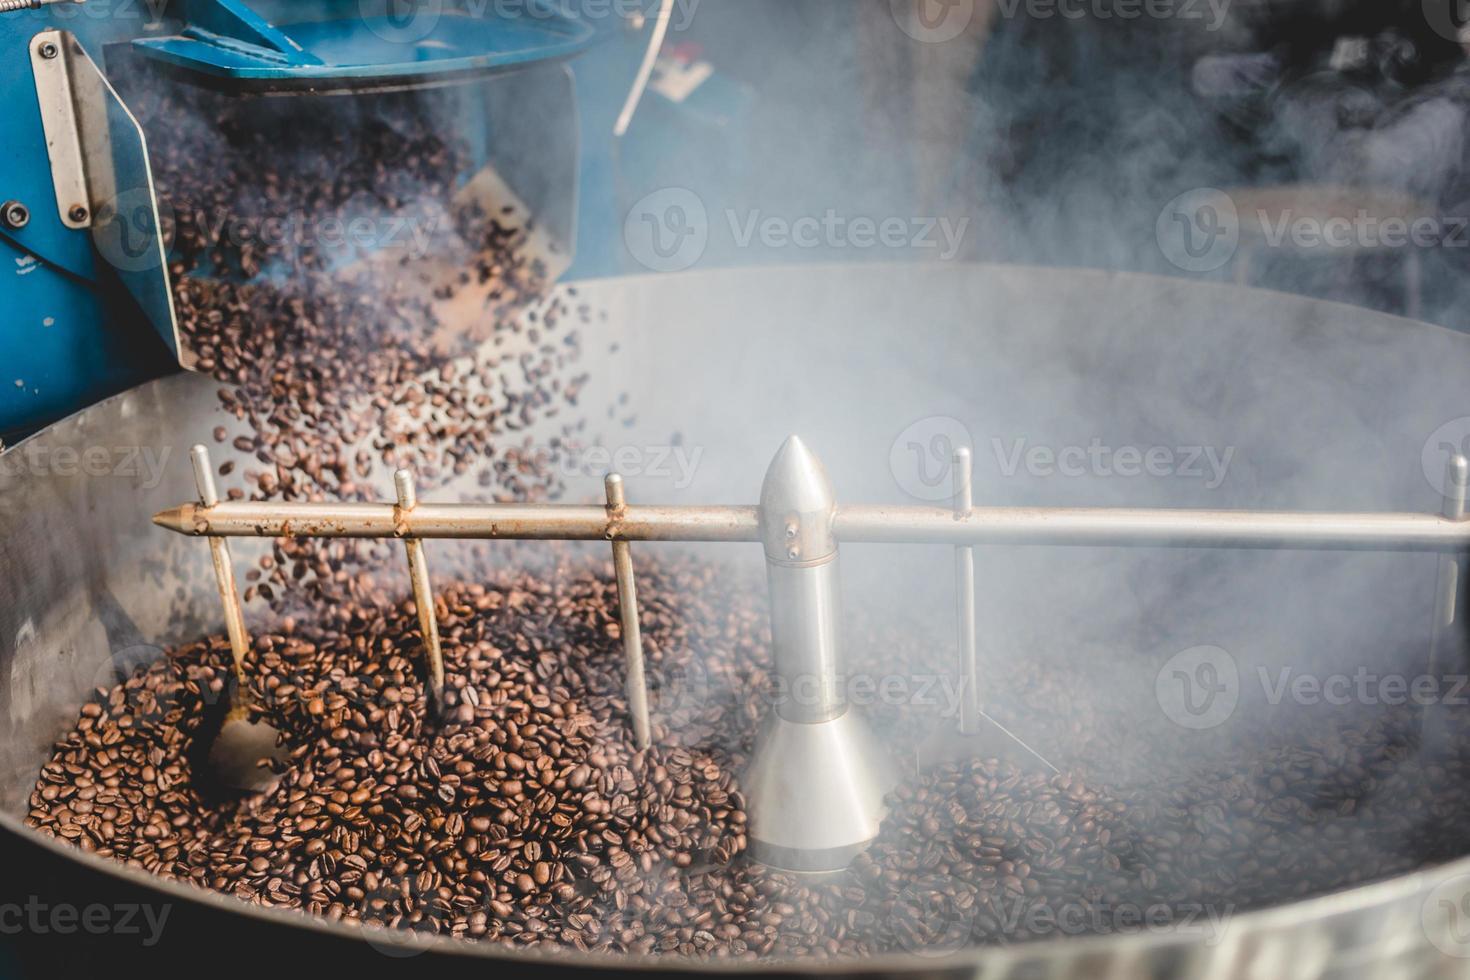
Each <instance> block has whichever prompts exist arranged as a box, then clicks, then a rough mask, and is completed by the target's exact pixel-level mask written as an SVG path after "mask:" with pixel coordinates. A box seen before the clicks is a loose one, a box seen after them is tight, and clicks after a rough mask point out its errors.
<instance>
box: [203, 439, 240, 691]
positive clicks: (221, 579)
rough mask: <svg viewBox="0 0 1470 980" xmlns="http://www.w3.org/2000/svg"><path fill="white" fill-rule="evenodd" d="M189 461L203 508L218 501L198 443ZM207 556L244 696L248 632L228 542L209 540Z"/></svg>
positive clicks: (205, 454)
mask: <svg viewBox="0 0 1470 980" xmlns="http://www.w3.org/2000/svg"><path fill="white" fill-rule="evenodd" d="M189 461H190V462H191V463H193V464H194V486H195V487H196V488H197V489H198V491H199V502H200V503H201V504H203V505H204V506H205V507H214V506H216V505H218V504H219V491H218V490H217V489H216V488H215V485H214V470H213V468H212V467H211V465H210V462H209V450H208V449H207V448H206V447H204V446H202V445H200V446H195V447H194V448H193V449H191V450H189ZM209 556H210V558H211V559H213V561H214V581H215V585H216V586H217V587H218V588H219V598H220V602H221V603H223V604H224V607H225V632H226V633H227V634H228V635H229V638H230V654H231V656H232V657H233V659H234V663H235V681H236V683H237V685H238V687H239V692H240V698H241V699H242V700H243V699H244V698H245V692H246V687H245V654H246V653H247V652H248V651H249V650H250V634H248V633H246V632H245V613H244V612H243V611H242V610H241V609H240V593H239V590H238V589H237V587H236V585H235V568H234V564H233V563H232V562H231V560H230V543H229V541H227V540H225V539H224V538H210V539H209Z"/></svg>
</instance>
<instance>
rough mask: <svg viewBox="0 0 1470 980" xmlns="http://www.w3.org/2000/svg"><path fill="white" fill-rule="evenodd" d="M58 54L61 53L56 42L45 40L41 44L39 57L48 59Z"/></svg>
mask: <svg viewBox="0 0 1470 980" xmlns="http://www.w3.org/2000/svg"><path fill="white" fill-rule="evenodd" d="M59 54H61V49H60V48H58V47H57V46H56V42H54V41H47V42H45V43H44V44H42V45H41V57H43V58H45V59H46V60H47V61H50V60H51V59H52V58H54V57H56V56H57V55H59Z"/></svg>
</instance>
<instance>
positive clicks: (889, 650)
mask: <svg viewBox="0 0 1470 980" xmlns="http://www.w3.org/2000/svg"><path fill="white" fill-rule="evenodd" d="M569 550H570V549H569ZM638 573H639V577H640V599H641V600H642V601H641V607H642V621H643V624H644V628H645V631H646V632H645V642H646V646H647V651H648V657H649V678H650V687H651V689H652V693H653V721H654V743H655V744H654V747H653V748H651V749H649V750H648V751H646V752H639V751H637V750H636V749H635V747H634V746H633V744H632V736H631V732H630V726H629V721H628V713H627V704H626V699H625V697H624V693H623V676H624V675H623V661H622V653H621V646H620V644H619V627H618V617H617V605H616V586H615V584H614V582H613V579H612V574H611V569H610V568H609V567H607V566H606V565H605V564H604V563H599V562H589V561H587V560H585V559H581V558H577V557H575V556H573V555H570V554H568V555H562V556H561V557H560V558H559V559H558V563H557V564H556V565H555V567H553V568H550V569H548V570H547V571H546V572H545V573H542V574H530V573H527V572H517V573H511V572H507V571H504V570H501V571H499V572H491V571H489V570H486V571H485V572H484V573H483V575H482V576H481V577H480V578H479V580H478V581H477V582H475V583H474V584H463V583H460V584H453V585H450V586H448V587H447V588H445V589H444V590H443V591H442V593H441V594H440V595H439V597H438V598H437V599H436V606H437V612H438V614H439V617H440V621H441V623H442V624H443V639H444V653H445V660H446V666H447V677H448V691H447V696H446V704H445V706H444V708H443V710H442V713H436V711H435V710H433V709H432V708H431V707H430V704H429V702H428V700H427V696H426V691H425V686H424V681H423V657H422V653H421V637H420V636H419V634H418V632H417V620H416V611H415V609H414V608H413V604H412V602H411V601H409V602H400V603H398V604H396V605H391V604H387V605H389V608H387V609H386V611H385V610H384V608H383V607H384V605H385V603H383V602H381V601H374V602H369V603H364V604H358V603H355V602H350V601H349V602H346V603H343V604H340V605H338V606H335V607H333V608H330V609H325V608H324V609H323V610H322V611H321V613H320V614H319V616H318V617H317V618H316V619H314V620H312V621H310V622H295V621H288V622H287V624H286V626H285V627H284V628H283V629H282V630H280V631H279V632H275V633H267V634H264V635H260V636H258V637H256V638H255V641H254V648H253V651H252V654H251V656H250V658H249V661H248V663H247V668H246V673H247V676H248V677H249V684H250V691H249V696H250V699H251V700H252V702H253V703H254V704H255V705H256V710H257V711H258V712H259V713H260V714H261V715H262V716H263V717H264V718H266V719H267V720H268V721H269V722H270V723H271V724H272V725H274V726H276V727H277V728H279V729H280V730H281V731H282V732H284V733H285V740H286V745H287V748H288V750H289V755H288V757H287V758H286V760H285V761H284V762H283V763H281V764H279V766H278V768H279V770H280V779H279V782H278V783H277V785H276V786H275V788H274V789H273V790H271V791H269V792H267V793H265V794H263V795H260V796H258V797H253V798H247V799H244V800H240V799H232V798H229V797H225V796H222V795H219V794H217V793H216V792H215V791H214V790H213V788H212V787H210V786H209V785H208V779H207V770H206V768H205V767H204V766H203V764H202V762H201V760H200V755H201V752H202V746H203V745H204V744H205V743H206V742H207V738H208V734H209V732H210V730H211V729H212V727H213V726H214V725H217V724H218V715H219V711H220V708H221V706H222V705H223V704H224V703H225V694H226V693H227V691H226V687H227V685H228V684H229V683H230V678H231V671H230V669H229V652H228V645H227V643H226V642H225V640H224V638H223V637H213V638H211V639H210V640H207V641H203V642H199V643H194V644H190V645H187V646H185V647H182V648H180V649H177V650H172V651H170V652H169V653H168V655H167V656H166V657H165V658H163V659H162V660H159V661H157V662H155V663H152V664H149V665H146V666H140V667H138V668H137V669H136V670H134V672H133V673H132V674H131V676H129V677H127V678H126V679H125V680H124V681H123V682H121V683H119V684H117V685H115V686H112V687H110V688H104V689H101V690H99V691H98V696H97V699H96V700H95V701H94V702H93V703H90V704H88V705H87V706H86V707H85V708H84V709H83V711H82V714H81V717H80V718H79V720H78V723H77V727H76V729H75V730H74V731H72V732H71V733H69V734H68V735H67V736H66V737H65V738H64V739H63V740H62V741H61V742H60V743H59V744H58V745H57V748H56V752H55V755H54V757H53V758H52V760H51V761H50V762H49V763H48V764H47V765H46V767H45V768H44V769H43V771H42V773H41V778H40V781H39V783H38V785H37V787H36V789H35V791H34V793H33V795H32V797H31V811H30V816H29V822H30V824H31V825H32V826H34V827H36V828H38V829H39V830H40V831H41V832H43V833H46V834H51V835H55V836H57V837H60V838H63V839H65V840H69V841H72V842H74V843H75V844H76V845H77V846H78V847H80V848H82V849H84V850H88V851H93V852H96V853H98V854H102V855H105V856H108V857H111V858H113V859H115V860H117V861H121V862H123V863H126V864H129V865H131V866H134V867H139V868H143V869H146V870H148V871H150V872H152V873H154V874H158V875H161V876H163V877H166V878H172V879H177V880H183V881H190V882H193V883H195V884H197V885H199V886H200V887H205V888H212V889H215V890H218V891H221V892H225V893H229V894H233V895H236V896H239V897H241V898H242V899H245V900H247V901H251V902H256V903H260V904H265V905H270V906H273V907H279V908H288V909H302V910H305V911H307V912H309V913H311V914H314V915H319V916H325V917H327V918H330V919H343V920H353V921H359V922H362V923H365V924H367V925H368V926H369V927H370V928H371V929H373V931H372V932H370V933H369V935H370V936H373V937H375V938H374V941H375V942H388V943H391V942H393V941H394V940H393V939H392V938H391V937H393V936H401V935H405V933H404V932H402V930H409V931H411V933H417V934H442V935H450V936H457V937H462V938H465V939H470V940H479V941H486V942H497V943H503V944H507V945H510V946H514V947H518V948H521V947H538V948H546V949H561V950H568V949H570V950H590V951H597V952H606V953H640V954H652V953H667V954H675V955H685V956H695V957H715V958H725V957H731V958H742V959H755V958H759V959H767V960H769V959H782V958H790V957H801V956H811V955H816V956H869V955H874V954H877V953H881V952H894V951H896V952H911V953H916V954H923V955H930V954H934V953H943V952H947V951H951V950H954V949H958V948H960V947H963V946H968V945H972V944H996V943H1012V942H1020V941H1025V940H1033V939H1040V938H1049V937H1056V936H1064V935H1077V934H1094V933H1102V934H1106V933H1109V932H1114V931H1120V930H1125V929H1128V930H1134V931H1136V929H1137V928H1139V922H1140V917H1141V916H1143V915H1144V914H1147V915H1148V916H1150V918H1149V920H1148V921H1149V922H1150V923H1153V925H1152V926H1151V928H1171V929H1178V930H1194V931H1195V932H1196V933H1198V934H1199V935H1201V936H1205V937H1208V936H1209V935H1213V934H1216V933H1217V932H1218V930H1220V929H1224V928H1227V927H1228V923H1229V920H1230V918H1231V917H1232V916H1234V915H1236V914H1239V913H1240V912H1243V911H1245V910H1246V909H1249V908H1255V907H1259V906H1262V905H1268V904H1271V903H1274V902H1280V901H1285V900H1289V899H1292V898H1296V897H1299V896H1302V895H1306V894H1313V893H1319V892H1323V891H1327V890H1331V889H1335V888H1340V887H1345V886H1348V885H1351V884H1354V883H1357V882H1361V881H1366V880H1371V879H1374V878H1378V877H1382V876H1385V875H1389V874H1394V873H1399V872H1403V871H1406V870H1409V869H1411V868H1414V867H1418V866H1421V865H1422V864H1424V863H1426V862H1428V861H1432V860H1440V859H1444V858H1447V857H1449V856H1452V855H1454V854H1458V853H1461V852H1462V851H1463V845H1462V843H1460V842H1459V841H1457V840H1456V834H1457V830H1456V828H1458V827H1459V826H1462V825H1463V821H1464V819H1465V818H1466V817H1467V816H1470V800H1467V797H1470V794H1467V792H1466V791H1465V789H1464V787H1465V786H1467V785H1470V766H1467V765H1466V764H1465V763H1464V762H1461V761H1458V760H1456V761H1445V760H1440V761H1435V762H1431V761H1427V760H1425V759H1421V758H1420V757H1419V756H1418V755H1416V754H1415V753H1414V751H1413V741H1412V739H1413V731H1414V726H1413V725H1412V724H1411V723H1410V721H1409V719H1408V718H1406V717H1405V718H1400V717H1396V716H1392V715H1388V716H1383V717H1379V718H1377V719H1376V720H1368V719H1356V720H1352V721H1350V722H1345V723H1344V724H1342V725H1339V726H1336V727H1334V728H1328V729H1321V730H1318V731H1316V734H1315V736H1314V737H1313V738H1312V739H1306V740H1304V739H1302V738H1301V737H1299V736H1298V735H1296V734H1292V735H1291V736H1289V737H1284V738H1280V739H1276V738H1264V739H1262V740H1261V741H1260V742H1259V744H1256V745H1253V746H1249V747H1242V751H1241V754H1240V759H1239V762H1238V764H1237V765H1235V766H1233V767H1230V768H1221V767H1218V766H1215V765H1213V764H1212V765H1210V766H1207V767H1203V768H1200V769H1199V770H1198V771H1194V772H1187V771H1184V770H1181V769H1180V768H1179V767H1178V766H1177V765H1176V766H1175V767H1174V769H1172V770H1167V769H1160V770H1159V772H1160V773H1166V774H1165V775H1160V776H1157V777H1156V778H1154V779H1153V780H1152V781H1150V780H1149V779H1148V778H1147V773H1146V770H1148V769H1149V768H1150V766H1151V764H1152V763H1151V761H1150V757H1149V754H1148V751H1147V744H1146V743H1145V742H1144V741H1141V740H1140V741H1138V742H1136V743H1135V744H1133V745H1130V746H1127V747H1126V750H1123V749H1119V748H1118V745H1119V744H1121V743H1114V745H1113V747H1112V748H1111V749H1109V750H1108V751H1112V752H1118V751H1127V752H1128V753H1129V754H1130V758H1132V759H1133V760H1134V761H1133V762H1132V763H1130V772H1129V775H1128V776H1127V778H1123V777H1121V776H1120V777H1115V778H1106V779H1105V778H1100V777H1099V776H1098V775H1096V772H1095V769H1094V767H1090V766H1087V765H1083V764H1080V763H1077V762H1075V761H1074V760H1073V759H1069V758H1068V757H1066V756H1064V755H1059V754H1055V753H1053V752H1052V750H1050V749H1048V750H1047V751H1048V753H1049V754H1050V755H1051V756H1052V758H1053V759H1054V760H1055V761H1058V762H1059V763H1060V764H1061V768H1062V772H1061V773H1060V774H1055V773H1052V772H1049V771H1047V770H1045V769H1044V768H1042V767H1041V766H1039V765H1037V766H1027V765H1022V764H1018V763H1017V762H1015V761H1002V760H1000V759H997V758H986V757H979V758H969V759H960V760H958V761H951V762H945V763H942V764H939V765H936V766H934V767H932V768H928V769H926V770H924V771H923V772H921V773H919V772H916V771H915V770H914V768H913V767H912V766H907V767H906V773H907V775H906V776H905V778H904V779H903V781H902V782H901V784H900V785H899V786H898V788H897V789H896V790H895V791H894V793H893V795H892V796H891V797H890V812H889V815H888V817H887V819H886V821H885V822H884V825H883V828H882V832H881V835H880V837H879V839H878V840H877V841H876V842H875V843H874V845H873V846H872V848H871V849H870V850H869V851H868V852H867V853H865V854H864V855H862V856H860V857H859V858H858V859H857V861H856V862H855V863H854V864H853V866H852V868H851V869H849V870H848V871H846V872H843V873H841V874H838V875H835V876H831V877H826V878H817V879H806V878H800V877H796V876H792V875H788V874H785V873H781V872H777V871H773V870H770V869H766V868H763V867H760V866H758V865H755V864H752V863H750V862H748V861H747V860H746V859H745V858H744V851H745V847H746V844H747V837H746V832H745V831H746V828H745V814H744V809H743V806H744V800H743V797H742V795H741V789H740V784H739V774H740V772H741V771H742V769H743V767H744V766H745V765H746V763H747V762H748V760H749V756H750V751H751V746H752V741H753V738H754V736H755V732H756V730H757V720H758V718H759V717H760V716H761V715H762V714H764V713H765V712H766V711H768V710H769V709H770V699H771V698H772V697H773V688H772V686H771V677H770V660H769V657H770V654H769V649H768V642H769V640H768V627H767V625H766V610H765V607H764V599H763V595H762V590H761V588H760V583H759V581H758V580H753V579H746V578H744V577H743V575H742V574H741V573H738V572H734V571H732V570H731V569H728V568H724V567H721V566H718V565H715V564H712V563H710V562H708V561H704V560H701V559H699V558H695V557H693V556H685V555H681V554H678V553H675V554H672V555H670V554H661V555H660V557H659V560H657V561H647V560H645V559H640V563H639V568H638ZM380 598H381V597H380ZM855 628H857V629H859V630H860V631H863V632H864V633H865V634H866V635H870V636H874V637H878V636H885V631H891V633H889V634H888V635H887V636H886V639H885V641H884V642H882V643H873V644H856V645H855V646H854V650H853V653H854V663H853V669H854V670H855V671H874V672H876V671H882V670H889V671H891V670H892V668H893V665H894V664H895V663H904V664H906V665H909V667H910V668H911V669H913V670H916V671H920V670H926V669H930V668H937V665H936V664H933V663H932V662H931V661H932V660H933V657H934V654H933V653H932V651H933V650H934V649H936V648H938V647H937V646H930V645H928V644H927V643H925V642H923V641H921V640H919V639H918V638H917V635H916V634H912V633H909V634H905V633H904V632H903V631H899V630H894V629H893V627H892V625H891V624H884V625H877V624H865V623H862V622H861V621H859V622H857V623H855ZM905 635H907V637H908V639H907V640H905V639H904V638H903V637H904V636H905ZM940 649H942V648H940ZM988 676H990V677H992V679H993V680H992V684H991V687H990V693H991V697H992V698H994V699H995V700H997V701H998V702H1000V704H1003V705H1010V706H1012V707H1014V706H1016V705H1020V704H1024V703H1025V702H1026V699H1027V698H1033V699H1034V702H1033V703H1032V704H1031V705H1029V706H1027V707H1026V708H1025V709H1024V714H1025V717H1026V719H1027V720H1026V725H1027V727H1028V728H1029V730H1031V731H1037V732H1039V731H1045V730H1047V729H1049V728H1054V727H1057V726H1067V725H1069V724H1070V723H1071V721H1072V719H1073V716H1072V715H1071V714H1070V712H1068V710H1067V706H1068V705H1069V704H1070V703H1071V702H1072V699H1073V698H1074V697H1075V696H1076V695H1078V694H1080V693H1082V692H1083V691H1085V690H1086V689H1087V687H1088V684H1089V679H1088V678H1087V677H1086V675H1085V673H1078V674H1071V675H1069V674H1068V673H1067V672H1066V671H1065V670H1062V669H1060V668H1058V667H1055V666H1052V665H1045V664H1044V662H1043V666H1042V667H1041V668H1039V673H1036V674H1032V675H1030V676H1027V673H1026V671H1024V670H1023V671H1019V672H1014V671H1013V673H1012V675H1010V676H1007V675H1005V674H1001V673H999V672H996V673H994V674H991V675H988ZM989 700H990V699H987V703H988V702H989ZM1048 705H1049V706H1051V707H1050V712H1049V711H1048ZM988 706H989V705H988ZM991 707H993V708H995V710H999V708H998V707H996V706H991ZM868 713H869V715H870V717H871V718H872V719H873V722H874V724H875V726H876V727H877V728H878V729H879V731H880V732H881V733H882V734H883V736H884V738H885V740H886V741H887V743H888V744H890V745H891V746H892V747H893V749H894V751H895V753H896V754H897V755H898V756H899V757H900V758H903V759H909V760H912V759H913V758H914V752H915V751H916V748H917V747H918V745H919V743H920V742H921V741H922V740H923V739H924V737H925V735H926V733H927V732H929V731H931V730H932V729H933V728H934V727H935V725H936V724H939V725H944V724H946V723H947V724H950V725H952V724H953V718H952V717H950V718H944V717H936V715H935V710H934V709H933V708H931V707H925V706H918V705H916V704H912V703H880V704H877V705H873V706H871V707H870V708H869V709H868ZM1084 721H1085V725H1086V726H1088V727H1091V726H1095V731H1096V735H1097V737H1098V738H1099V739H1101V740H1103V741H1104V742H1109V741H1110V740H1113V739H1116V738H1122V737H1123V735H1122V734H1121V733H1125V732H1126V731H1127V730H1128V729H1129V728H1130V727H1133V726H1135V725H1136V723H1137V719H1135V718H1131V717H1129V716H1127V715H1126V714H1125V715H1121V716H1120V715H1118V714H1116V713H1114V712H1112V711H1111V710H1110V709H1109V707H1108V705H1106V704H1099V705H1097V707H1096V709H1095V713H1094V716H1092V717H1088V718H1086V719H1084ZM1089 741H1090V737H1089V733H1084V735H1083V737H1082V739H1080V740H1079V741H1078V743H1077V748H1079V749H1082V748H1084V747H1085V746H1086V745H1087V744H1088V742H1089ZM1083 754H1085V753H1079V754H1078V756H1077V757H1078V758H1080V757H1081V755H1083ZM1176 761H1177V760H1176ZM376 927H388V929H387V930H386V931H378V930H377V928H376ZM384 937H390V938H384Z"/></svg>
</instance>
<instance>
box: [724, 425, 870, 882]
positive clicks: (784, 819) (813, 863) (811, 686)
mask: <svg viewBox="0 0 1470 980" xmlns="http://www.w3.org/2000/svg"><path fill="white" fill-rule="evenodd" d="M836 507H837V503H836V495H835V493H834V491H833V488H832V483H831V481H830V480H829V479H828V478H827V473H826V470H825V469H824V468H823V467H822V464H821V461H820V460H818V459H817V458H816V456H815V455H814V454H813V453H812V452H811V450H809V449H808V448H807V447H806V445H805V444H804V443H803V442H802V441H801V440H800V439H798V438H797V437H795V436H792V437H791V438H790V439H788V440H787V441H786V444H785V445H783V446H782V447H781V451H780V452H779V453H777V454H776V458H775V460H774V461H773V462H772V463H771V466H770V469H769V470H767V471H766V479H765V482H764V483H763V484H762V485H761V542H762V544H763V545H764V547H765V552H766V575H767V580H768V582H769V585H770V596H771V645H772V647H773V655H774V659H775V669H776V678H777V681H778V684H779V688H778V691H777V698H778V699H777V702H776V706H775V707H776V710H774V711H772V712H770V713H769V715H768V716H767V717H766V719H765V724H764V726H763V729H762V732H761V737H760V738H759V739H758V740H757V742H756V748H755V753H754V754H753V756H752V757H751V761H750V765H749V766H748V767H747V769H746V771H745V774H744V776H743V777H742V785H743V786H744V787H745V789H746V803H747V811H746V812H747V827H748V831H749V846H750V854H751V855H752V856H753V857H754V858H755V859H756V860H757V861H760V862H761V863H763V864H768V865H771V866H774V867H778V868H785V869H786V870H788V871H799V872H827V871H835V870H837V869H839V868H845V867H847V865H848V864H849V863H850V862H851V861H852V859H853V858H854V857H855V856H856V855H857V854H858V853H859V852H861V851H862V850H863V849H864V848H866V847H867V846H868V845H869V844H870V843H871V842H872V840H873V838H874V837H876V836H877V834H878V827H879V824H880V823H881V822H882V819H883V814H884V812H885V807H884V803H883V799H884V795H885V794H886V793H887V792H888V790H890V789H891V788H892V787H893V784H894V783H895V782H896V772H895V771H894V769H893V766H892V762H891V759H889V758H888V756H887V748H886V746H885V745H883V743H882V742H881V741H879V740H878V739H877V738H876V737H875V736H874V735H873V733H872V732H871V731H870V730H869V728H868V726H867V723H866V721H865V720H864V718H863V716H862V715H863V713H862V712H861V711H860V710H857V709H853V708H851V707H850V706H849V705H848V703H847V698H846V697H845V696H844V694H845V692H844V689H843V681H844V673H845V671H844V669H843V662H842V661H843V658H842V642H841V641H842V601H841V589H840V583H839V581H838V574H837V568H838V561H837V552H838V549H837V540H836V539H835V538H834V537H833V536H832V516H833V513H834V512H835V511H836Z"/></svg>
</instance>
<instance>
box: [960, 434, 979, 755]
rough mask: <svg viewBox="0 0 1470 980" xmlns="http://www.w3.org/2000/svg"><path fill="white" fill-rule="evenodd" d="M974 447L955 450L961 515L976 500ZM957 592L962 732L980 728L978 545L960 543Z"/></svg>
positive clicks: (971, 733) (971, 732)
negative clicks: (977, 610) (977, 612)
mask: <svg viewBox="0 0 1470 980" xmlns="http://www.w3.org/2000/svg"><path fill="white" fill-rule="evenodd" d="M972 464H973V459H972V456H971V453H970V450H969V449H968V448H967V447H961V448H960V449H957V450H955V454H954V509H955V515H956V516H957V517H963V516H966V515H968V514H969V513H970V508H972V507H973V506H974V505H975V501H974V475H973V474H974V467H973V465H972ZM954 578H955V592H956V598H957V599H958V615H959V622H958V630H959V652H960V674H961V678H962V683H963V684H964V689H963V691H962V692H961V697H960V733H961V734H963V735H974V734H975V733H977V732H978V731H979V730H980V684H979V679H978V678H977V676H976V675H977V673H978V668H977V666H976V663H975V549H974V548H973V547H972V546H970V545H960V546H959V547H957V548H955V550H954Z"/></svg>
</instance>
